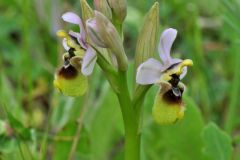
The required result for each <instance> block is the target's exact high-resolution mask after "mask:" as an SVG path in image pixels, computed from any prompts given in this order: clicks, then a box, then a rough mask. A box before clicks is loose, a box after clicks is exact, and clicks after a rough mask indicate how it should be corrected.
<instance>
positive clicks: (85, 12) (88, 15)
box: [80, 0, 94, 25]
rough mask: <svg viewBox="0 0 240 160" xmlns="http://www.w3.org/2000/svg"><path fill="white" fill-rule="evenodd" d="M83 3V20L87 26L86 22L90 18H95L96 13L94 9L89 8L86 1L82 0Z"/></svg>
mask: <svg viewBox="0 0 240 160" xmlns="http://www.w3.org/2000/svg"><path fill="white" fill-rule="evenodd" d="M80 3H81V10H82V19H83V24H84V25H85V22H86V21H87V20H88V19H89V18H93V17H94V12H93V10H92V8H91V7H90V6H89V4H88V3H87V1H86V0H80Z"/></svg>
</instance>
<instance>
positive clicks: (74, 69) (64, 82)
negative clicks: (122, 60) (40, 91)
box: [54, 12, 97, 96]
mask: <svg viewBox="0 0 240 160" xmlns="http://www.w3.org/2000/svg"><path fill="white" fill-rule="evenodd" d="M62 18H63V20H64V21H66V22H69V23H72V24H76V25H79V27H80V32H74V31H69V32H68V33H66V32H65V31H63V30H59V31H58V32H57V35H58V36H59V37H61V38H63V41H62V44H63V47H64V49H65V50H66V53H65V54H64V55H63V61H64V65H63V67H62V68H61V69H60V70H59V71H58V72H57V73H56V75H55V80H54V85H55V87H56V88H58V89H59V90H60V91H61V92H62V93H63V94H64V95H67V96H80V95H83V94H84V93H85V92H86V91H87V88H88V81H87V76H89V75H90V74H91V73H92V71H93V68H94V65H95V63H96V60H97V55H96V51H95V50H94V49H93V48H92V47H91V46H90V45H89V44H88V43H87V40H86V32H85V29H84V26H83V23H82V20H81V18H80V17H79V16H78V15H76V14H75V13H72V12H67V13H65V14H63V16H62Z"/></svg>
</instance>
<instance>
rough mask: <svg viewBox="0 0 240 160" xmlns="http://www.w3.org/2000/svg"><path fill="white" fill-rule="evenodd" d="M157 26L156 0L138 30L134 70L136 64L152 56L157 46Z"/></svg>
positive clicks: (136, 66)
mask: <svg viewBox="0 0 240 160" xmlns="http://www.w3.org/2000/svg"><path fill="white" fill-rule="evenodd" d="M158 28H159V4H158V2H156V3H155V4H154V5H153V6H152V8H151V9H150V11H149V12H148V14H147V15H146V17H145V19H144V22H143V26H142V28H141V30H140V33H139V36H138V40H137V45H136V52H135V53H136V54H135V70H136V69H137V68H138V66H139V65H140V64H141V63H143V62H145V61H146V60H148V59H149V58H152V57H154V54H155V52H156V48H157V36H158Z"/></svg>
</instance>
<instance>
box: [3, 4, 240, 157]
mask: <svg viewBox="0 0 240 160" xmlns="http://www.w3.org/2000/svg"><path fill="white" fill-rule="evenodd" d="M88 2H89V4H90V5H92V1H91V0H90V1H88ZM154 2H155V1H154V0H128V17H127V19H126V21H125V24H124V30H125V46H126V51H127V54H128V57H129V59H130V60H133V57H134V52H135V45H136V39H137V36H138V34H141V33H139V29H140V27H141V25H142V22H143V18H144V15H145V14H146V13H147V11H148V10H149V9H150V7H151V5H152V4H153V3H154ZM159 3H160V30H161V31H162V30H164V29H165V28H167V27H172V28H176V29H177V30H178V37H177V40H176V42H175V43H174V46H173V53H174V57H181V58H191V59H192V60H193V61H194V67H192V68H190V69H189V72H188V75H187V76H186V78H185V79H184V80H183V82H184V83H185V84H186V85H187V93H186V96H185V103H186V107H187V110H186V116H185V117H184V119H183V120H182V121H181V122H178V123H177V124H174V125H172V126H159V125H157V124H156V123H154V122H153V120H152V117H151V109H152V105H153V100H154V96H155V94H156V91H157V89H158V87H157V86H155V87H152V88H151V89H150V91H149V93H148V94H147V97H146V101H145V104H144V119H143V128H142V151H141V154H142V155H141V156H142V159H143V160H193V159H195V160H208V159H209V160H228V159H229V160H230V159H234V160H235V159H236V160H237V159H240V144H239V142H240V118H239V114H240V108H239V107H240V103H239V101H238V100H239V99H238V98H239V95H240V70H239V69H240V14H239V11H240V1H239V0H211V1H209V0H201V1H198V0H171V1H170V0H159ZM66 11H74V12H75V13H79V14H80V13H81V11H80V3H79V1H78V0H69V1H64V0H51V1H49V0H0V80H1V81H0V159H3V160H5V159H6V160H25V159H26V160H28V159H29V160H32V159H42V160H44V159H49V160H50V159H53V160H67V159H68V157H69V153H70V151H71V148H72V142H73V141H74V140H75V141H76V138H79V141H78V142H79V143H78V144H77V149H76V154H75V155H74V159H81V160H88V159H91V160H92V159H94V160H106V159H109V160H112V159H113V160H121V159H123V147H124V144H123V143H124V141H123V139H124V131H123V123H122V117H121V112H120V109H119V106H118V101H117V98H116V96H115V95H114V93H113V91H112V89H111V88H110V86H109V84H108V82H107V81H106V78H105V77H104V75H103V74H102V72H101V70H100V69H99V68H98V67H95V71H94V74H93V75H92V76H91V77H90V78H89V79H90V84H91V87H90V90H89V93H88V94H87V95H86V96H84V97H79V98H69V97H64V96H63V95H61V94H60V93H58V92H57V91H56V89H54V88H53V84H52V81H53V78H54V73H55V71H56V69H57V68H58V67H59V66H60V65H61V63H62V62H61V56H62V53H63V48H62V46H61V42H60V41H59V39H57V37H56V34H55V33H56V31H57V30H58V29H67V28H69V27H71V26H70V25H68V24H66V23H64V22H63V21H62V20H61V15H62V14H63V13H64V12H66ZM156 53H157V52H156ZM132 66H133V65H130V72H129V81H131V80H132V78H133V77H134V75H133V73H132V70H133V69H132ZM78 133H80V134H78ZM76 135H80V136H79V137H78V136H76Z"/></svg>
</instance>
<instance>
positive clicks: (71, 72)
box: [58, 65, 78, 79]
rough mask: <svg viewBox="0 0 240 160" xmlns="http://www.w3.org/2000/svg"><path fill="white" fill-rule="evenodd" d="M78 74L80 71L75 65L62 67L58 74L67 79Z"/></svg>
mask: <svg viewBox="0 0 240 160" xmlns="http://www.w3.org/2000/svg"><path fill="white" fill-rule="evenodd" d="M77 75H78V71H77V69H76V68H74V67H73V66H71V65H69V66H68V67H62V68H60V70H59V71H58V76H61V77H63V78H65V79H73V78H75V77H76V76H77Z"/></svg>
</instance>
